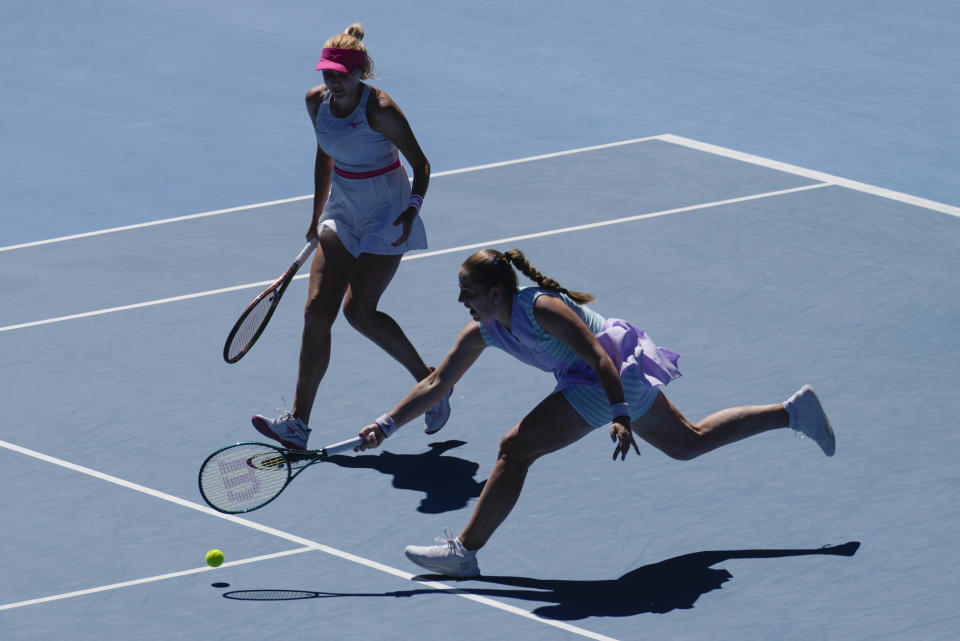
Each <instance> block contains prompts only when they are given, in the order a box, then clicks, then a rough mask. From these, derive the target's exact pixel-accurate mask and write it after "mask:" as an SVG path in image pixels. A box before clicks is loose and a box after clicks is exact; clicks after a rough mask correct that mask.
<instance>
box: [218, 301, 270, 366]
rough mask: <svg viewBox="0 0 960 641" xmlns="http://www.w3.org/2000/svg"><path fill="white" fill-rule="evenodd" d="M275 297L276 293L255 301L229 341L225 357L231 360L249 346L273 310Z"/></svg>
mask: <svg viewBox="0 0 960 641" xmlns="http://www.w3.org/2000/svg"><path fill="white" fill-rule="evenodd" d="M276 297H277V292H276V291H272V292H270V293H269V294H267V295H266V296H264V297H263V298H261V299H260V300H259V301H257V304H256V305H254V306H253V307H252V308H251V309H250V311H249V313H247V315H246V316H244V318H243V321H242V322H241V323H240V326H239V327H238V328H237V331H236V333H235V334H234V335H233V338H232V339H231V340H230V346H229V347H228V348H227V356H228V357H229V358H231V359H232V358H236V357H237V356H239V355H240V354H241V353H242V352H243V351H244V350H245V349H247V348H248V347H249V346H250V344H251V343H252V342H253V340H254V339H256V337H257V334H258V333H259V332H260V329H261V328H262V327H263V323H264V321H265V320H266V319H267V317H268V316H269V315H270V310H271V309H272V308H273V302H274V300H275V299H276Z"/></svg>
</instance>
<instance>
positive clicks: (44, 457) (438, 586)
mask: <svg viewBox="0 0 960 641" xmlns="http://www.w3.org/2000/svg"><path fill="white" fill-rule="evenodd" d="M0 447H5V448H7V449H8V450H11V451H14V452H17V453H19V454H24V455H26V456H31V457H33V458H35V459H38V460H41V461H44V462H46V463H52V464H53V465H59V466H60V467H63V468H66V469H68V470H72V471H74V472H79V473H81V474H86V475H88V476H92V477H93V478H96V479H99V480H101V481H106V482H108V483H113V484H114V485H119V486H120V487H123V488H126V489H129V490H134V491H137V492H142V493H143V494H146V495H148V496H152V497H154V498H158V499H161V500H164V501H168V502H170V503H174V504H176V505H179V506H181V507H185V508H189V509H191V510H196V511H197V512H202V513H204V514H206V515H208V516H215V517H217V518H220V519H224V520H226V521H230V522H232V523H235V524H237V525H242V526H244V527H248V528H250V529H253V530H257V531H258V532H263V533H265V534H270V535H273V536H276V537H279V538H282V539H285V540H287V541H291V542H293V543H297V544H299V545H301V546H302V547H301V548H299V549H296V550H288V551H286V552H279V553H276V554H271V555H265V556H263V557H254V558H252V559H246V560H244V561H236V562H234V563H235V564H237V565H239V564H241V563H253V562H255V561H260V560H264V559H269V558H276V557H279V556H286V555H289V554H297V553H299V552H306V551H308V550H316V551H318V552H323V553H325V554H329V555H330V556H334V557H337V558H340V559H343V560H345V561H351V562H353V563H357V564H359V565H362V566H365V567H368V568H370V569H373V570H379V571H380V572H384V573H386V574H391V575H393V576H396V577H399V578H401V579H404V580H407V581H414V582H415V583H419V584H421V585H425V586H427V587H429V588H432V589H435V590H443V591H446V592H449V593H451V594H454V595H456V596H459V597H461V598H464V599H467V600H469V601H474V602H476V603H480V604H483V605H486V606H489V607H492V608H496V609H498V610H503V611H504V612H509V613H511V614H515V615H517V616H521V617H524V618H526V619H531V620H533V621H536V622H538V623H543V624H545V625H549V626H553V627H555V628H559V629H561V630H565V631H567V632H572V633H574V634H577V635H579V636H582V637H586V638H588V639H596V640H597V641H617V640H616V639H613V638H612V637H608V636H604V635H602V634H598V633H596V632H591V631H590V630H585V629H583V628H579V627H577V626H575V625H570V624H569V623H564V622H563V621H554V620H552V619H544V618H543V617H539V616H537V615H536V614H533V613H532V612H527V611H526V610H524V609H522V608H518V607H515V606H512V605H509V604H507V603H501V602H500V601H497V600H495V599H491V598H489V597H484V596H480V595H477V594H470V593H468V592H464V591H463V590H460V589H457V588H455V587H452V586H450V585H447V584H446V583H439V582H436V581H423V580H418V579H417V578H416V575H414V574H411V573H410V572H404V571H403V570H398V569H397V568H394V567H391V566H389V565H384V564H383V563H378V562H376V561H372V560H370V559H367V558H364V557H362V556H357V555H356V554H351V553H350V552H344V551H343V550H338V549H337V548H333V547H330V546H328V545H324V544H322V543H318V542H317V541H311V540H310V539H305V538H303V537H301V536H297V535H295V534H290V533H288V532H284V531H282V530H278V529H276V528H272V527H269V526H267V525H261V524H260V523H256V522H255V521H251V520H249V519H245V518H242V517H239V516H235V515H233V514H223V513H221V512H217V511H216V510H214V509H212V508H209V507H207V506H205V505H200V504H199V503H194V502H193V501H188V500H186V499H182V498H180V497H179V496H174V495H172V494H167V493H166V492H161V491H159V490H154V489H152V488H149V487H146V486H144V485H140V484H138V483H133V482H131V481H126V480H124V479H121V478H118V477H116V476H112V475H110V474H105V473H103V472H98V471H97V470H94V469H91V468H89V467H85V466H83V465H77V464H76V463H71V462H69V461H65V460H63V459H59V458H56V457H53V456H50V455H48V454H43V453H41V452H37V451H35V450H31V449H28V448H26V447H22V446H20V445H14V444H13V443H9V442H7V441H2V440H0ZM224 565H225V566H226V565H229V564H228V563H225V564H224ZM221 567H223V566H221ZM207 569H208V568H196V569H193V570H186V571H183V572H174V573H171V574H163V575H160V576H158V577H150V578H146V579H139V580H135V581H125V582H123V583H114V584H112V585H107V586H102V587H99V588H90V589H88V590H78V591H75V592H67V593H64V594H59V595H54V596H48V597H41V598H39V599H32V600H29V601H21V602H19V603H10V604H7V605H0V610H5V609H10V608H14V607H22V606H26V605H34V604H37V603H46V602H49V601H56V600H59V599H66V598H70V597H75V596H82V595H86V594H93V593H96V592H103V591H107V590H111V589H120V588H125V587H130V586H133V585H139V584H141V583H148V582H150V581H159V580H163V579H169V578H174V577H177V576H185V575H188V574H196V573H198V572H203V571H206V570H207Z"/></svg>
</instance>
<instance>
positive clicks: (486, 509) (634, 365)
mask: <svg viewBox="0 0 960 641" xmlns="http://www.w3.org/2000/svg"><path fill="white" fill-rule="evenodd" d="M514 267H516V268H517V269H518V270H520V271H521V272H522V273H523V274H524V275H526V276H527V277H528V278H530V279H531V280H533V281H534V282H535V283H536V284H537V286H536V287H523V288H520V287H518V283H517V275H516V272H515V271H514V269H513V268H514ZM592 300H593V297H592V296H591V295H589V294H585V293H582V292H571V291H567V290H566V289H564V288H563V287H561V286H560V284H559V283H557V282H556V281H554V280H552V279H550V278H547V277H545V276H543V275H542V274H541V273H540V272H538V271H537V270H536V269H534V268H533V267H532V266H531V265H530V264H529V263H528V262H527V260H526V258H525V257H524V256H523V254H522V253H521V252H520V251H519V250H515V249H514V250H510V251H508V252H506V253H505V254H504V253H501V252H499V251H496V250H493V249H485V250H482V251H479V252H477V253H475V254H473V255H472V256H471V257H470V258H468V259H467V260H466V262H464V263H463V265H462V266H461V267H460V296H459V301H460V302H461V303H463V304H464V306H466V308H467V309H468V310H469V311H470V316H471V317H472V318H473V322H471V323H469V324H468V325H467V326H466V327H465V328H464V329H463V331H461V332H460V336H459V337H458V338H457V341H456V343H455V344H454V346H453V349H451V350H450V352H449V353H448V354H447V356H446V358H445V359H444V360H443V362H442V363H441V364H440V366H439V367H437V369H436V370H434V371H433V372H432V373H431V374H430V375H429V376H428V377H427V378H425V379H424V380H422V381H420V382H419V383H418V384H417V385H416V386H414V387H413V389H412V390H410V392H409V393H408V394H407V395H406V397H405V398H404V399H403V400H402V401H401V402H400V403H399V404H398V405H397V406H396V407H394V408H393V409H392V410H391V411H390V412H389V413H387V414H384V415H383V416H381V417H380V418H379V419H377V421H376V422H375V423H374V424H372V425H369V426H367V427H365V428H364V429H363V430H362V431H361V432H360V435H361V436H362V437H364V438H365V439H368V440H367V442H368V443H369V445H367V446H365V447H363V448H361V449H367V448H368V447H376V446H378V445H379V444H380V443H382V442H383V440H384V439H385V438H387V437H388V436H390V435H391V434H392V433H394V432H395V431H396V430H397V428H398V427H399V426H400V425H403V424H404V423H406V422H408V421H410V420H412V419H414V418H415V417H417V416H419V415H420V414H422V413H423V412H425V411H426V410H427V409H428V408H429V407H431V406H432V405H434V404H435V403H436V402H437V400H438V399H440V398H442V397H443V395H444V394H446V393H447V391H448V390H449V389H451V387H452V386H453V385H454V383H456V382H457V381H458V380H459V379H460V377H461V376H463V374H464V373H465V372H466V371H467V369H469V368H470V366H471V365H472V364H473V363H474V362H475V361H476V360H477V358H478V357H479V356H480V353H481V352H483V350H484V349H486V348H487V347H488V346H493V347H498V348H500V349H502V350H504V351H506V352H507V353H509V354H511V355H513V356H515V357H516V358H518V359H519V360H521V361H523V362H525V363H528V364H530V365H533V366H534V367H537V368H538V369H541V370H545V371H550V372H553V374H554V375H555V376H556V379H557V386H556V388H555V389H554V391H553V392H552V393H551V394H550V395H548V396H547V397H546V398H545V399H544V400H543V401H541V402H540V404H539V405H537V406H536V407H535V408H534V409H533V410H532V411H531V412H530V413H529V414H527V415H526V416H525V417H524V418H523V420H521V421H520V422H519V423H517V424H516V425H515V426H514V427H513V428H512V429H510V430H509V431H508V432H507V433H506V435H504V437H503V439H502V440H501V442H500V451H499V453H498V455H497V461H496V464H495V465H494V467H493V471H492V472H491V473H490V477H489V478H488V479H487V482H486V484H485V486H484V489H483V492H482V494H481V495H480V498H479V499H478V501H477V504H476V506H475V508H474V511H473V515H472V516H471V518H470V520H469V521H468V522H467V525H466V526H465V527H464V529H463V530H462V531H461V532H460V534H459V536H457V537H453V536H451V535H450V534H449V533H448V534H447V536H446V538H445V539H441V540H440V541H441V544H440V545H433V546H408V547H407V549H406V555H407V557H408V558H410V559H411V560H412V561H413V562H414V563H416V564H418V565H420V566H421V567H423V568H426V569H428V570H430V571H433V572H437V573H440V574H445V575H448V576H455V577H470V576H476V575H478V574H479V573H480V569H479V566H478V564H477V559H476V551H477V550H479V549H480V548H481V547H483V546H484V544H486V542H487V540H488V539H489V538H490V536H491V535H492V534H493V532H494V531H495V530H496V528H497V527H498V526H499V525H500V523H502V522H503V520H504V519H505V518H506V517H507V515H508V514H509V513H510V510H511V509H512V508H513V506H514V504H515V503H516V501H517V499H518V498H519V496H520V491H521V490H522V488H523V482H524V479H525V478H526V474H527V470H528V469H529V468H530V465H531V464H532V463H533V462H534V461H535V460H536V459H538V458H539V457H541V456H543V455H545V454H549V453H551V452H555V451H557V450H559V449H561V448H563V447H566V446H567V445H570V444H571V443H574V442H575V441H577V440H579V439H581V438H583V437H584V436H585V435H586V434H588V433H589V432H590V431H592V430H594V429H596V428H598V427H603V426H605V425H609V429H610V438H611V439H612V440H613V441H614V442H615V443H616V447H615V449H614V451H613V458H614V460H616V459H617V458H619V459H620V460H623V459H625V458H626V456H627V454H628V453H629V452H630V450H631V449H633V450H635V451H636V452H637V454H639V453H640V450H639V448H638V447H637V443H636V441H635V440H634V434H636V435H637V436H639V437H640V438H642V439H643V440H644V441H646V442H647V443H649V444H650V445H652V446H653V447H656V448H657V449H659V450H661V451H662V452H664V453H665V454H667V455H668V456H670V457H672V458H675V459H679V460H689V459H692V458H695V457H697V456H700V455H701V454H705V453H706V452H709V451H711V450H714V449H716V448H718V447H720V446H722V445H727V444H729V443H733V442H735V441H739V440H741V439H744V438H747V437H749V436H753V435H755V434H759V433H761V432H766V431H768V430H773V429H778V428H785V427H790V428H793V429H794V430H796V431H797V432H798V433H799V434H801V435H804V436H808V437H810V438H812V439H813V440H814V441H815V442H816V443H817V444H818V445H819V446H820V447H821V449H822V450H823V452H824V454H826V455H827V456H832V455H833V453H834V451H835V449H836V440H835V438H834V434H833V429H832V428H831V426H830V422H829V420H828V419H827V416H826V414H825V413H824V411H823V408H822V407H821V405H820V402H819V400H818V399H817V396H816V394H815V393H814V391H813V389H812V388H811V387H809V386H804V387H803V388H801V389H800V391H798V392H797V393H796V394H794V395H793V396H791V397H790V399H788V400H787V401H785V402H783V403H773V404H769V405H747V406H740V407H732V408H728V409H724V410H721V411H719V412H716V413H714V414H711V415H709V416H707V417H706V418H704V419H703V420H701V421H699V422H697V423H693V422H691V421H689V420H687V418H685V417H684V416H683V414H681V413H680V411H679V410H678V409H677V408H676V407H675V406H674V405H673V403H671V402H670V401H669V400H668V399H667V397H666V396H665V395H664V394H663V392H662V391H660V389H659V388H660V387H661V386H663V385H666V384H667V383H669V382H670V381H671V380H673V379H675V378H677V377H678V376H680V372H679V371H678V370H677V360H678V358H679V356H678V355H677V354H675V353H674V352H671V351H670V350H667V349H664V348H662V347H658V346H657V345H656V344H654V342H653V341H652V340H651V339H650V338H649V337H648V336H647V335H646V334H645V333H644V332H643V330H640V329H638V328H636V327H634V326H633V325H631V324H630V323H628V322H627V321H624V320H620V319H615V318H610V319H608V318H604V317H603V316H601V315H600V314H598V313H596V312H595V311H593V310H592V309H590V308H589V307H587V306H586V303H588V302H590V301H592Z"/></svg>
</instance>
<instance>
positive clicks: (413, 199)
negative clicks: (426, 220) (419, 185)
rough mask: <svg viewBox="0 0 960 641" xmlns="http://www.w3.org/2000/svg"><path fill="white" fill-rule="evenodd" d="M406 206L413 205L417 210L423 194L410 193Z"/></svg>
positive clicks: (420, 204)
mask: <svg viewBox="0 0 960 641" xmlns="http://www.w3.org/2000/svg"><path fill="white" fill-rule="evenodd" d="M407 207H413V208H414V209H416V210H417V211H418V212H419V211H420V208H421V207H423V196H421V195H420V194H410V202H409V203H408V204H407Z"/></svg>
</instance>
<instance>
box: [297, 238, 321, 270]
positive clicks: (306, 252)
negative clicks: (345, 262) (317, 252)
mask: <svg viewBox="0 0 960 641" xmlns="http://www.w3.org/2000/svg"><path fill="white" fill-rule="evenodd" d="M319 242H320V239H319V238H311V239H310V242H308V243H307V245H306V246H305V247H304V248H303V249H302V250H301V251H300V254H299V255H298V256H297V259H296V260H295V261H293V262H294V264H296V265H297V267H300V266H301V265H303V263H304V262H305V261H306V260H307V257H308V256H310V254H312V253H313V250H314V249H316V248H317V244H318V243H319Z"/></svg>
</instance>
